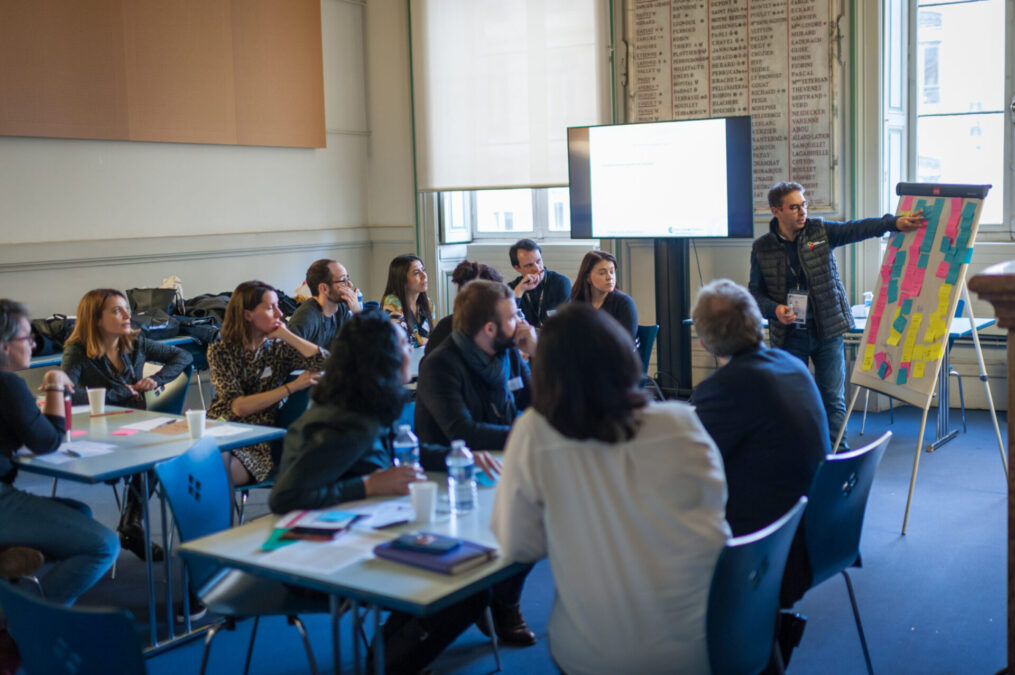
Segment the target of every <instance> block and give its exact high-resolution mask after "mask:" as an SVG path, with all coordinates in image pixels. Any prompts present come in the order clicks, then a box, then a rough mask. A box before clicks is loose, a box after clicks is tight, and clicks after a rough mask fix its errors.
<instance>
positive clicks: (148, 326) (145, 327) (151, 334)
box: [130, 309, 180, 340]
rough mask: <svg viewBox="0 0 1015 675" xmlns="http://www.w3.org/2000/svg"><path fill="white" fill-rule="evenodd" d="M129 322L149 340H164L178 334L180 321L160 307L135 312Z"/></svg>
mask: <svg viewBox="0 0 1015 675" xmlns="http://www.w3.org/2000/svg"><path fill="white" fill-rule="evenodd" d="M130 324H131V326H132V327H133V328H134V330H140V331H141V333H142V335H144V336H145V337H146V338H148V339H150V340H165V339H167V338H172V337H176V336H177V335H179V334H180V322H179V321H178V320H177V319H176V318H175V317H172V316H169V314H167V313H166V312H164V311H163V310H161V309H153V310H142V311H139V312H135V313H134V314H133V315H132V316H131V317H130Z"/></svg>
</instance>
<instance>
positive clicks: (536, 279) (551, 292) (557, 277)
mask: <svg viewBox="0 0 1015 675" xmlns="http://www.w3.org/2000/svg"><path fill="white" fill-rule="evenodd" d="M508 258H509V259H510V260H511V267H513V268H514V270H515V271H516V272H518V274H519V275H520V276H518V277H517V278H515V279H513V280H511V281H510V282H509V283H508V286H509V287H510V288H511V290H512V291H514V294H515V302H517V303H518V307H519V308H521V310H522V314H523V315H524V316H525V320H526V321H527V322H528V323H529V325H530V326H533V327H535V328H539V327H540V326H542V325H543V322H544V321H546V318H547V317H548V316H550V315H551V314H553V312H554V310H556V309H557V307H559V306H560V305H563V304H564V303H565V302H567V300H568V297H569V296H570V295H571V281H570V280H569V279H568V278H567V277H565V276H564V275H563V274H560V273H558V272H554V271H553V270H548V269H546V268H545V267H543V251H542V250H541V249H540V248H539V244H537V243H536V242H534V241H532V240H531V239H519V240H518V241H517V242H515V244H514V245H512V246H511V248H510V249H508Z"/></svg>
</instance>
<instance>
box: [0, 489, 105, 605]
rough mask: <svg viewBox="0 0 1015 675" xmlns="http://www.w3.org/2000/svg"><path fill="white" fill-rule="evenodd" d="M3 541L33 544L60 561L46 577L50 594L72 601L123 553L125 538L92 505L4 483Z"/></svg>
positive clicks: (0, 507)
mask: <svg viewBox="0 0 1015 675" xmlns="http://www.w3.org/2000/svg"><path fill="white" fill-rule="evenodd" d="M0 546H28V547H30V548H34V549H37V550H39V551H41V552H42V554H43V555H44V556H45V557H46V560H47V561H49V562H54V563H55V564H54V565H53V566H52V567H51V568H50V570H49V572H48V573H47V574H46V576H45V577H44V578H43V579H42V588H43V591H44V592H45V593H46V599H47V600H50V601H52V602H57V603H61V604H64V605H71V604H73V603H74V601H75V600H77V599H78V597H79V596H80V595H81V594H82V593H84V592H85V591H86V590H88V589H89V588H91V587H92V586H93V585H94V584H95V582H97V581H98V580H99V579H100V578H102V575H103V574H105V573H106V570H108V569H109V568H110V566H111V565H112V564H113V561H114V560H116V556H117V555H119V553H120V541H119V539H118V538H117V536H116V533H114V532H113V531H112V530H110V529H109V528H107V527H105V526H103V525H102V524H101V523H99V522H98V521H97V520H95V519H94V518H92V517H91V511H90V509H88V507H87V506H85V505H84V504H81V503H80V502H76V501H74V500H70V499H50V498H47V497H39V496H37V495H33V494H31V493H28V492H25V491H23V490H19V489H17V488H16V487H14V486H13V485H7V484H6V483H0Z"/></svg>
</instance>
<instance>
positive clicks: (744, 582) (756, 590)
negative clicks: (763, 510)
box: [705, 497, 807, 675]
mask: <svg viewBox="0 0 1015 675" xmlns="http://www.w3.org/2000/svg"><path fill="white" fill-rule="evenodd" d="M806 505H807V497H801V498H800V500H799V501H798V502H797V503H796V505H795V506H793V508H792V509H790V510H789V511H787V512H786V514H785V515H783V516H782V517H781V518H779V520H777V521H775V522H774V523H772V524H771V525H769V526H768V527H765V528H763V529H761V530H758V531H757V532H754V533H752V534H746V535H744V536H742V537H735V538H733V539H730V540H729V541H727V542H726V546H725V548H723V550H722V552H721V553H720V554H719V560H718V562H717V563H716V566H715V574H714V575H713V577H712V587H711V589H710V590H709V593H708V613H707V615H706V620H705V626H706V628H705V630H706V641H707V643H708V659H709V663H710V664H711V666H712V673H713V674H714V675H756V674H757V673H758V672H760V671H761V670H762V669H763V668H764V667H765V665H766V664H768V662H769V659H770V658H773V657H774V658H775V662H776V664H777V666H778V671H779V672H783V665H782V655H781V654H780V652H779V648H778V645H777V643H776V639H775V629H776V619H777V617H778V615H779V589H780V587H781V586H782V574H783V570H784V568H785V566H786V557H787V556H788V555H789V547H790V544H792V543H793V536H794V535H795V534H796V530H797V525H798V524H799V523H800V519H801V517H802V516H803V513H804V508H805V506H806Z"/></svg>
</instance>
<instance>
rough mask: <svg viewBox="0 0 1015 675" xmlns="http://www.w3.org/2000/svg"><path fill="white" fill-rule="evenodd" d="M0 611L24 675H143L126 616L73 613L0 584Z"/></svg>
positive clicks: (135, 639) (99, 611) (89, 611)
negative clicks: (115, 674)
mask: <svg viewBox="0 0 1015 675" xmlns="http://www.w3.org/2000/svg"><path fill="white" fill-rule="evenodd" d="M0 607H3V611H4V614H6V616H7V629H8V630H9V631H10V633H11V637H13V638H14V641H15V642H16V643H17V645H18V652H19V653H20V655H21V664H22V666H23V668H24V670H25V672H26V673H28V675H36V674H38V675H59V674H60V673H68V674H73V675H91V674H92V673H95V674H99V673H102V674H103V675H104V674H105V673H126V674H128V675H133V674H136V673H144V672H145V665H144V657H143V656H142V655H141V643H140V642H139V641H138V637H137V631H136V629H135V627H134V622H133V621H132V620H131V618H130V613H129V612H127V611H125V610H122V609H113V608H108V609H105V608H94V607H90V608H72V607H64V606H63V605H58V604H56V603H52V602H49V601H48V600H43V599H42V598H37V597H33V596H31V595H29V594H27V593H24V592H23V591H20V590H18V589H17V588H14V587H13V586H11V585H10V584H9V583H7V582H6V581H0Z"/></svg>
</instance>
